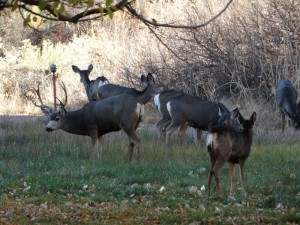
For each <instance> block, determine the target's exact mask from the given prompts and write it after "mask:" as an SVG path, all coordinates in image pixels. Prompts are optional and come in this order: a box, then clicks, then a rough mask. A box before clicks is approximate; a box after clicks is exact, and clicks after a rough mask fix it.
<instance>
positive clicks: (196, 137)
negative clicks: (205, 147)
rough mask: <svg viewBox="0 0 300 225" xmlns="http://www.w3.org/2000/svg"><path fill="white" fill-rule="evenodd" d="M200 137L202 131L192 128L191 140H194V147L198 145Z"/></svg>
mask: <svg viewBox="0 0 300 225" xmlns="http://www.w3.org/2000/svg"><path fill="white" fill-rule="evenodd" d="M201 135H202V130H200V129H198V128H193V139H194V143H195V145H196V144H198V143H199V141H200V139H201Z"/></svg>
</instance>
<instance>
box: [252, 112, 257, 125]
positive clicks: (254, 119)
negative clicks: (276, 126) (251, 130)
mask: <svg viewBox="0 0 300 225" xmlns="http://www.w3.org/2000/svg"><path fill="white" fill-rule="evenodd" d="M251 121H252V124H254V123H255V121H256V112H253V113H252V116H251Z"/></svg>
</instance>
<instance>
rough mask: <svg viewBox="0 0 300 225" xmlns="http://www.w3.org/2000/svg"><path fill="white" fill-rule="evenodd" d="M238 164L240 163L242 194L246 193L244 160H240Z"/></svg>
mask: <svg viewBox="0 0 300 225" xmlns="http://www.w3.org/2000/svg"><path fill="white" fill-rule="evenodd" d="M239 165H240V178H241V183H242V190H243V193H244V195H247V192H246V185H245V174H244V161H240V162H239Z"/></svg>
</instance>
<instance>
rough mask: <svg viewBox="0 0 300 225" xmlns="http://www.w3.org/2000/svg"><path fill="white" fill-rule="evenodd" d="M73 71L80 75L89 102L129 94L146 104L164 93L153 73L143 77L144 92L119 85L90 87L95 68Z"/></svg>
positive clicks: (106, 84)
mask: <svg viewBox="0 0 300 225" xmlns="http://www.w3.org/2000/svg"><path fill="white" fill-rule="evenodd" d="M72 68H73V71H74V72H76V73H79V74H80V77H81V82H82V83H83V84H84V87H85V89H86V92H87V95H88V99H89V101H95V100H98V99H105V98H108V97H111V96H116V95H120V94H129V95H132V96H134V97H136V98H137V99H138V100H139V102H140V103H143V104H146V103H147V102H149V101H150V100H151V98H152V97H153V96H154V95H155V94H157V93H159V92H161V91H162V87H159V86H158V85H156V84H155V82H154V78H153V76H152V74H151V73H148V75H147V76H145V75H142V76H141V83H142V84H143V86H144V87H145V88H144V90H142V91H138V90H136V89H135V88H128V87H124V86H120V85H117V84H110V83H105V82H104V83H103V84H105V85H101V86H98V87H97V88H94V86H91V85H88V82H86V81H87V80H88V75H89V74H90V72H91V70H92V68H93V66H92V65H89V67H88V70H80V69H79V68H78V67H77V66H74V65H73V66H72Z"/></svg>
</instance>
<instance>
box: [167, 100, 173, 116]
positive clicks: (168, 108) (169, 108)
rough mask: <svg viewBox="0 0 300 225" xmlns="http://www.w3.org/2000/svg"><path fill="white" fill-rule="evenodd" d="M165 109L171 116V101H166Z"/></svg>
mask: <svg viewBox="0 0 300 225" xmlns="http://www.w3.org/2000/svg"><path fill="white" fill-rule="evenodd" d="M167 110H168V112H169V114H170V116H172V113H171V102H168V103H167Z"/></svg>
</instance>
